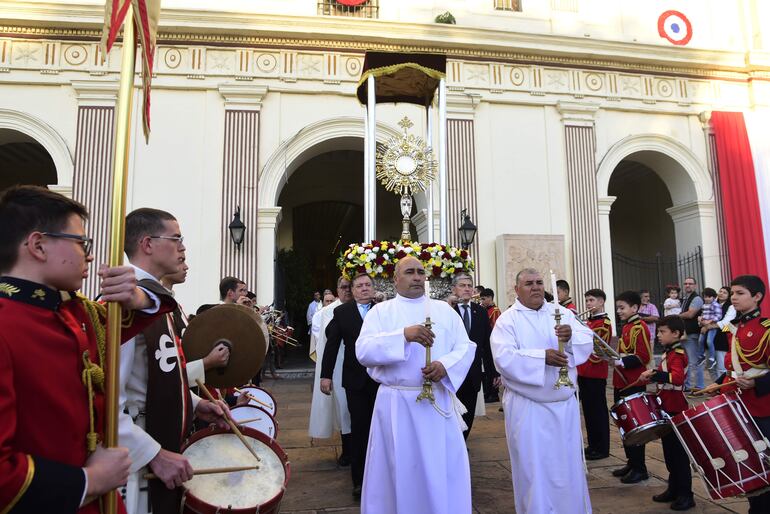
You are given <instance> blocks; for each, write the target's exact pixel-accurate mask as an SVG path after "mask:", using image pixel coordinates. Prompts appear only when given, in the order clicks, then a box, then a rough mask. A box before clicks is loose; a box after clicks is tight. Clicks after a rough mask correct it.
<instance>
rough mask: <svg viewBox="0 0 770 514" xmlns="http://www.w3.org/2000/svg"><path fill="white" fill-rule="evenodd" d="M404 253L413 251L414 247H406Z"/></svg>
mask: <svg viewBox="0 0 770 514" xmlns="http://www.w3.org/2000/svg"><path fill="white" fill-rule="evenodd" d="M404 253H412V247H411V246H407V247H406V248H404Z"/></svg>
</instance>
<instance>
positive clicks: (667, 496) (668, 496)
mask: <svg viewBox="0 0 770 514" xmlns="http://www.w3.org/2000/svg"><path fill="white" fill-rule="evenodd" d="M674 500H676V495H675V494H674V492H673V491H672V490H671V489H666V490H665V491H663V492H662V493H660V494H656V495H655V496H653V497H652V501H654V502H658V503H670V502H672V501H674Z"/></svg>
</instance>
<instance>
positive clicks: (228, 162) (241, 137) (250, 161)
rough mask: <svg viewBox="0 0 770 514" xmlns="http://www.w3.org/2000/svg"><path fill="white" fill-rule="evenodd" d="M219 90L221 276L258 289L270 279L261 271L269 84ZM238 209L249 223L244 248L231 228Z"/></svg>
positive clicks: (221, 88)
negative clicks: (263, 114)
mask: <svg viewBox="0 0 770 514" xmlns="http://www.w3.org/2000/svg"><path fill="white" fill-rule="evenodd" d="M219 93H220V94H221V95H222V96H223V97H224V100H225V138H224V159H223V161H224V162H223V165H222V168H223V173H222V211H221V216H222V218H221V223H220V226H221V227H222V228H221V230H222V233H221V247H220V255H221V258H220V275H221V276H222V277H225V276H234V277H238V278H240V279H241V280H243V281H244V282H246V284H247V285H248V287H249V289H250V290H252V291H254V289H255V288H258V287H259V284H258V283H257V282H258V277H259V278H265V279H267V278H266V277H262V275H259V274H258V273H257V265H258V259H257V248H258V244H259V241H258V239H259V238H258V237H257V232H258V227H257V225H258V209H259V199H258V198H257V192H258V180H259V113H260V110H261V108H262V99H263V97H264V96H265V95H266V94H267V87H265V86H254V85H249V84H245V85H243V84H223V85H221V86H220V87H219ZM237 209H240V215H241V220H242V221H243V223H244V225H246V231H245V233H244V237H243V243H242V244H241V245H240V247H238V246H236V245H235V244H234V243H233V242H232V240H231V238H230V231H229V230H228V228H227V226H228V225H229V224H230V222H231V221H232V219H233V215H234V214H235V212H236V210H237Z"/></svg>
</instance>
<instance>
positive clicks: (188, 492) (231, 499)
mask: <svg viewBox="0 0 770 514" xmlns="http://www.w3.org/2000/svg"><path fill="white" fill-rule="evenodd" d="M242 432H243V436H244V437H245V438H246V440H247V441H248V443H249V444H250V445H251V447H252V448H254V450H255V451H256V453H257V455H259V458H260V459H261V460H260V462H258V463H257V462H256V461H255V460H254V457H253V456H252V455H251V453H249V451H248V450H247V449H246V448H244V447H243V443H242V442H241V441H240V440H239V439H238V436H236V435H235V434H233V433H232V432H230V431H229V430H226V429H221V428H215V429H206V430H199V431H198V432H195V433H194V434H193V435H192V436H191V437H190V439H189V441H188V442H187V444H185V446H184V448H182V454H183V455H184V456H185V457H187V459H189V461H190V465H191V466H192V467H193V469H204V468H219V467H230V466H250V465H258V466H259V469H253V470H247V471H236V472H231V473H217V474H211V475H197V476H194V477H193V478H192V480H190V481H188V482H185V483H184V484H183V486H182V487H183V489H184V493H183V495H182V505H181V509H180V511H181V512H182V513H185V514H219V513H228V514H265V513H268V514H275V513H278V512H279V511H280V507H281V500H282V499H283V495H284V492H285V491H286V485H287V484H288V482H289V475H290V468H289V459H288V457H287V456H286V453H285V452H284V451H283V449H282V448H281V447H280V446H279V445H278V443H277V442H276V441H275V439H270V438H269V437H268V436H266V435H265V434H263V433H262V432H258V431H257V430H254V429H252V428H248V427H244V428H243V429H242Z"/></svg>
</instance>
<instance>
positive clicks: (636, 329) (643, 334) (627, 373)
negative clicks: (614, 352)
mask: <svg viewBox="0 0 770 514" xmlns="http://www.w3.org/2000/svg"><path fill="white" fill-rule="evenodd" d="M618 352H619V353H620V356H621V357H622V359H623V366H622V367H621V366H615V372H614V373H613V374H612V386H613V387H614V388H615V389H621V388H623V387H625V386H627V385H628V384H631V383H632V382H635V381H636V380H637V379H638V378H639V375H641V374H642V373H644V370H645V369H647V365H648V364H649V363H650V360H651V359H652V348H651V346H650V331H649V330H647V325H645V323H644V321H642V319H641V318H640V317H639V315H638V314H634V315H633V316H631V317H630V318H628V321H627V322H626V324H625V325H623V331H622V333H621V336H620V341H619V342H618ZM623 378H625V380H623Z"/></svg>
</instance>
